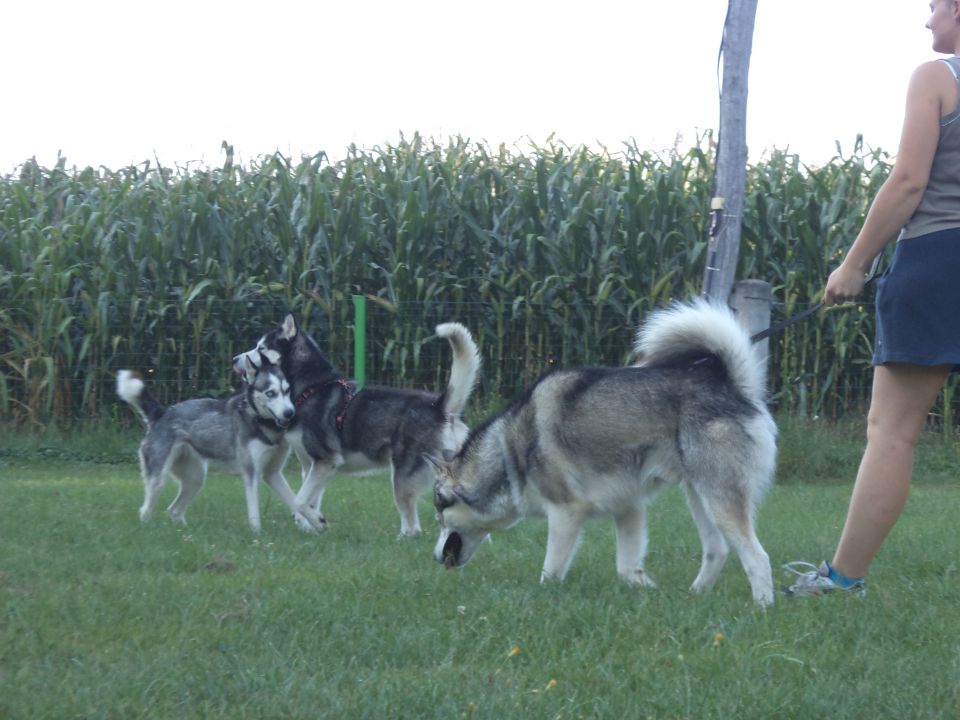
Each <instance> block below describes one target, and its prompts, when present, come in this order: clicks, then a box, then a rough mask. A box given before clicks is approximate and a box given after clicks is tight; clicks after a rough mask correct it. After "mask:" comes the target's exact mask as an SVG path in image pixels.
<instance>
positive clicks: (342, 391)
mask: <svg viewBox="0 0 960 720" xmlns="http://www.w3.org/2000/svg"><path fill="white" fill-rule="evenodd" d="M436 333H437V337H440V338H443V339H445V340H446V341H447V342H449V343H450V349H451V350H452V351H453V364H452V367H451V369H450V380H449V382H448V384H447V388H446V391H445V392H443V393H442V394H436V393H432V392H426V391H421V390H406V389H400V388H389V387H377V386H372V385H368V386H366V387H364V388H363V389H362V390H357V387H356V383H355V382H354V381H353V380H348V379H346V378H344V376H343V375H342V374H341V373H340V371H339V370H337V369H336V368H334V366H333V364H332V363H331V362H330V360H329V359H328V358H327V356H326V355H324V354H323V352H322V351H321V350H320V347H319V346H318V345H317V343H316V341H315V340H314V339H313V338H312V337H311V336H310V335H309V334H308V333H307V332H306V331H305V330H304V329H303V328H302V327H300V324H299V323H298V322H297V319H296V318H295V317H294V316H293V315H289V314H288V315H287V316H286V317H285V318H284V320H283V322H282V323H281V324H280V326H279V327H277V328H276V329H274V330H272V331H270V332H269V333H267V334H266V335H264V336H263V337H262V338H260V340H259V342H257V345H256V347H255V348H253V349H252V350H249V351H247V352H245V353H241V354H240V355H237V356H236V357H235V358H234V366H235V367H238V366H240V365H242V364H243V363H246V362H251V363H254V364H259V363H261V362H263V361H264V360H266V361H269V362H273V363H276V364H278V365H279V366H280V367H281V368H282V370H283V373H284V375H285V376H286V377H287V378H288V379H289V381H290V384H291V386H292V388H293V390H292V397H293V399H294V403H295V405H296V407H297V415H296V418H295V419H294V421H293V423H292V425H291V426H290V429H289V431H288V432H287V439H288V440H289V441H290V444H291V446H292V447H293V450H294V452H295V453H296V454H297V458H298V459H299V460H300V465H301V468H302V474H303V484H302V485H301V486H300V491H299V492H298V493H297V507H298V508H299V509H300V511H301V512H302V513H304V514H308V515H309V514H319V513H320V503H321V500H322V498H323V492H324V489H325V488H326V486H327V483H328V482H329V481H330V479H331V478H332V477H333V476H334V474H335V473H337V472H340V473H348V474H349V473H354V474H356V473H365V472H371V471H380V470H389V472H390V479H391V482H392V484H393V498H394V503H395V504H396V506H397V510H398V511H399V512H400V532H401V534H403V535H417V534H418V533H420V532H421V528H420V518H419V516H418V513H417V500H418V499H419V498H420V496H421V495H422V494H423V491H424V490H426V489H427V488H429V487H430V486H431V485H432V484H433V482H434V480H435V479H436V474H435V472H434V469H433V467H431V465H430V463H429V462H428V461H427V460H426V458H425V456H426V455H441V454H442V453H444V452H451V451H456V450H457V449H459V448H460V445H461V444H463V442H464V440H466V437H467V433H468V428H467V426H466V424H465V423H464V421H463V418H462V414H463V411H464V409H465V407H466V405H467V401H468V399H469V398H470V394H471V392H472V391H473V387H474V385H475V383H476V379H477V373H478V371H479V369H480V354H479V352H478V349H477V346H476V343H474V341H473V337H472V336H471V335H470V332H469V331H468V330H467V329H466V328H465V327H464V326H463V325H461V324H460V323H454V322H451V323H443V324H441V325H438V326H437V328H436ZM319 518H320V521H321V522H322V523H326V519H325V518H324V517H323V515H319Z"/></svg>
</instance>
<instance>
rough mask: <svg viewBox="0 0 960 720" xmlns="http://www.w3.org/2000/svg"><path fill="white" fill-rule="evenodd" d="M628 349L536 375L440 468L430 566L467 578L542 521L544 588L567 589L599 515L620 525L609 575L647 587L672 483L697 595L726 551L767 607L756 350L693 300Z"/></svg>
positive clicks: (767, 461)
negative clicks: (649, 557) (652, 508)
mask: <svg viewBox="0 0 960 720" xmlns="http://www.w3.org/2000/svg"><path fill="white" fill-rule="evenodd" d="M636 350H637V352H638V353H639V355H640V357H641V363H640V364H638V365H636V366H633V367H626V368H590V369H576V370H558V371H555V372H552V373H549V374H547V375H545V376H543V377H542V378H541V379H540V380H538V381H537V383H536V384H535V385H534V387H533V388H532V389H531V390H530V391H529V392H528V393H527V394H526V396H524V397H522V398H520V399H519V400H518V401H517V402H515V403H514V404H513V406H512V407H510V408H509V409H508V410H506V411H505V412H504V413H502V414H500V415H498V416H496V417H493V418H492V419H490V420H488V421H486V422H485V423H484V424H483V425H481V426H479V427H477V428H476V429H475V430H474V431H473V432H472V433H471V434H470V436H469V438H468V439H467V441H466V443H465V444H464V446H463V447H462V448H461V450H460V451H459V453H458V454H457V455H456V456H455V457H447V458H445V459H437V460H436V463H437V465H438V467H439V468H440V475H439V479H438V481H437V485H436V490H435V495H434V503H435V506H436V509H437V516H438V520H439V522H440V525H441V533H440V537H439V539H438V541H437V544H436V547H435V549H434V557H435V559H436V560H438V561H440V562H442V563H444V564H445V565H446V566H447V567H455V566H459V565H463V564H464V563H466V562H467V561H468V560H469V559H470V558H471V557H472V556H473V554H474V552H475V551H476V550H477V547H478V546H479V545H480V543H481V541H482V540H483V539H484V538H486V537H487V535H488V533H490V532H491V531H493V530H498V529H501V528H506V527H509V526H511V525H513V524H514V523H516V522H517V521H519V520H520V519H521V518H523V517H525V516H528V515H541V516H546V518H547V523H548V531H547V553H546V558H545V559H544V563H543V571H542V575H541V579H545V578H557V579H563V577H564V576H565V575H566V573H567V570H568V568H569V567H570V562H571V560H572V559H573V556H574V553H575V551H576V548H577V543H578V541H579V538H580V533H581V529H582V527H583V524H584V521H585V520H586V519H587V518H589V517H591V516H596V515H603V516H608V517H612V518H613V521H614V523H615V525H616V537H617V557H616V564H617V574H618V575H619V576H620V577H621V578H623V579H624V580H626V581H627V582H629V583H633V584H637V585H653V581H652V580H651V579H650V577H649V576H648V575H647V574H646V571H645V570H644V558H645V555H646V549H647V525H646V506H647V502H648V500H649V499H650V498H651V497H652V495H653V493H654V491H655V490H657V489H658V487H659V486H660V485H662V484H663V482H670V483H679V484H680V485H682V486H683V488H684V490H685V491H686V494H687V500H688V503H689V507H690V511H691V513H692V515H693V519H694V520H695V521H696V524H697V528H698V530H699V533H700V539H701V542H702V544H703V557H702V562H701V566H700V572H699V574H698V575H697V577H696V579H695V580H694V581H693V586H692V588H691V589H692V590H694V591H705V590H709V589H710V588H711V587H712V586H713V584H714V582H715V581H716V579H717V576H718V574H719V572H720V570H721V568H722V567H723V565H724V562H725V561H726V559H727V553H728V547H729V545H732V546H733V549H734V550H735V551H736V553H737V554H738V555H739V557H740V561H741V563H742V564H743V568H744V570H745V571H746V574H747V578H748V579H749V581H750V586H751V588H752V590H753V598H754V600H755V601H756V602H757V603H759V604H761V605H768V604H770V603H772V602H773V580H772V577H771V573H770V560H769V558H768V556H767V553H766V552H765V551H764V549H763V547H762V546H761V545H760V542H759V540H758V539H757V536H756V533H755V532H754V514H755V510H756V507H757V504H758V502H759V501H760V499H761V496H762V494H763V492H764V490H765V489H766V488H767V487H768V485H769V484H770V482H771V478H772V476H773V470H774V460H775V455H776V426H775V425H774V422H773V419H772V418H771V416H770V413H769V412H768V410H767V407H766V405H765V390H764V387H763V377H764V373H763V370H762V364H761V360H760V358H759V357H758V356H757V355H756V354H755V352H754V346H753V345H751V343H750V339H749V337H748V336H747V334H746V332H745V331H744V330H743V329H742V328H741V327H740V325H738V324H737V322H736V320H735V318H734V316H733V314H732V312H730V311H729V310H728V309H727V308H725V307H723V308H721V307H717V306H714V305H711V304H709V303H707V302H706V301H695V302H693V303H689V304H676V305H674V306H673V307H672V308H670V309H667V310H663V311H660V312H658V313H655V314H654V315H652V316H651V317H650V318H649V321H648V322H647V323H646V325H645V326H644V327H643V328H641V330H640V331H639V332H638V335H637V341H636ZM728 543H729V545H728Z"/></svg>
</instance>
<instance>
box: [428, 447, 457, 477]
mask: <svg viewBox="0 0 960 720" xmlns="http://www.w3.org/2000/svg"><path fill="white" fill-rule="evenodd" d="M444 455H446V451H444ZM423 459H424V460H426V461H427V464H429V465H432V466H433V469H434V470H436V471H437V472H438V473H443V472H445V471H446V470H448V469H449V468H450V460H448V459H447V458H446V457H444V458H443V459H440V458H438V457H434V456H433V455H430V454H429V453H424V454H423ZM451 460H452V458H451Z"/></svg>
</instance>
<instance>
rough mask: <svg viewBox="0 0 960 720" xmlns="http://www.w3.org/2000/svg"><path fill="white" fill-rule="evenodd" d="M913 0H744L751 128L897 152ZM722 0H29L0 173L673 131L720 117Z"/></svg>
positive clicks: (808, 152) (9, 13) (779, 136)
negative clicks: (421, 139)
mask: <svg viewBox="0 0 960 720" xmlns="http://www.w3.org/2000/svg"><path fill="white" fill-rule="evenodd" d="M927 5H928V0H872V1H871V2H864V0H800V1H799V2H790V1H788V0H759V4H758V10H757V18H756V25H755V30H754V38H753V53H752V58H751V64H750V82H749V105H748V114H747V142H748V145H749V147H750V155H751V159H752V160H756V159H758V158H759V157H760V156H762V154H763V153H764V152H767V151H769V149H770V148H772V147H778V148H789V149H790V150H792V151H795V152H797V153H798V154H799V155H800V157H801V159H802V160H804V161H805V162H808V163H814V164H816V163H822V162H826V161H828V160H829V159H830V158H831V157H832V156H833V155H834V152H835V147H836V143H837V142H839V143H840V145H841V147H842V149H843V150H844V152H846V153H848V152H849V151H850V150H851V149H852V147H853V142H854V139H855V138H856V135H857V134H858V133H861V134H862V135H863V136H864V139H865V142H866V143H867V145H869V146H872V147H882V148H884V149H886V150H889V151H890V152H891V153H894V152H895V151H896V147H897V142H898V139H899V131H900V123H901V121H902V117H903V103H904V98H905V91H906V84H907V81H908V79H909V77H910V73H911V72H912V70H913V69H914V67H915V66H916V65H918V64H919V63H921V62H923V61H924V60H928V59H932V58H934V57H937V56H936V55H935V54H934V53H933V51H932V50H931V49H930V43H931V38H930V33H929V31H928V30H926V29H925V28H924V23H925V21H926V19H927V17H928V14H929V10H928V7H927ZM726 9H727V2H726V0H589V1H587V2H583V1H581V2H567V1H566V0H550V1H549V2H548V1H545V0H544V1H541V0H511V1H506V0H483V2H480V1H479V0H394V1H392V2H387V1H384V0H339V1H337V2H326V1H317V2H299V1H298V2H294V1H291V0H267V1H264V0H260V1H259V2H246V1H245V0H233V1H230V2H226V1H223V0H192V1H191V2H187V1H185V0H164V1H163V2H155V1H153V0H125V1H122V2H120V1H115V0H87V1H83V0H73V1H71V2H65V1H63V0H56V1H54V0H29V1H23V2H9V3H6V4H5V6H4V11H3V16H2V22H0V47H2V48H3V54H4V56H5V58H6V65H7V70H6V72H5V73H4V86H5V88H4V89H5V92H4V97H5V102H4V107H3V111H2V113H0V124H2V133H0V172H2V173H8V172H11V171H12V170H13V169H14V168H15V167H16V166H17V165H19V164H20V163H22V162H23V161H24V160H26V159H28V158H30V157H33V156H35V157H36V158H37V160H38V161H39V162H40V163H41V164H44V165H52V164H53V163H54V162H55V161H56V158H57V155H58V153H62V154H63V155H64V156H65V157H66V158H67V160H68V164H69V165H71V166H72V165H79V166H84V165H94V166H98V165H106V166H107V167H110V168H116V167H119V166H123V165H127V164H130V163H139V162H142V161H144V160H147V159H150V160H153V159H154V157H156V158H159V160H160V162H161V163H162V164H163V165H166V166H172V165H183V164H185V163H190V162H205V163H208V164H217V163H219V162H220V161H221V160H222V157H223V156H222V152H221V150H220V146H221V142H222V141H224V140H226V141H228V142H230V143H232V144H233V145H234V147H235V148H236V151H237V155H238V157H239V159H240V160H241V161H242V162H247V161H249V160H250V159H251V158H255V157H257V156H259V155H263V154H268V153H271V152H274V151H277V150H279V151H280V152H282V153H283V154H285V155H287V156H293V157H299V155H300V154H309V155H312V154H314V153H317V152H319V151H321V150H322V151H325V152H327V154H328V155H329V156H330V157H332V158H334V159H337V158H339V157H342V156H343V154H344V151H345V149H346V148H347V146H348V145H349V144H350V143H356V144H357V145H358V146H360V147H362V148H370V147H373V146H375V145H383V144H385V143H390V144H393V143H396V142H397V140H398V139H399V138H400V135H401V133H403V134H405V135H406V136H408V137H409V136H410V135H412V133H413V132H414V131H419V132H420V133H421V134H423V135H426V136H428V137H430V136H432V137H437V138H443V137H446V136H449V135H457V134H459V135H462V136H465V137H468V138H470V139H472V140H475V141H485V142H487V143H490V144H492V145H497V144H499V143H501V142H506V143H507V144H509V145H515V146H516V147H517V149H518V150H521V151H522V150H523V149H524V148H525V147H529V143H530V141H533V142H536V143H543V142H544V141H545V140H546V138H547V137H548V136H549V135H550V134H551V133H554V134H555V137H556V138H557V139H559V140H561V141H563V142H565V143H567V144H571V145H573V144H580V143H583V144H589V145H592V146H596V145H597V144H602V145H605V146H606V147H607V148H609V149H610V150H611V151H617V150H619V149H620V148H621V147H622V143H623V141H624V140H626V139H628V138H631V137H632V138H635V140H636V142H637V145H638V146H639V147H640V148H641V149H649V150H662V149H665V148H669V147H671V146H673V145H674V144H675V142H676V141H677V139H678V136H679V146H680V148H681V149H686V148H688V147H690V146H691V145H692V144H693V143H694V142H695V139H696V136H697V133H698V131H703V130H705V129H708V128H716V127H717V126H718V123H719V101H718V96H717V53H718V50H719V46H720V39H721V32H722V28H723V20H724V15H725V13H726Z"/></svg>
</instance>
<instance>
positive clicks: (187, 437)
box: [117, 362, 319, 533]
mask: <svg viewBox="0 0 960 720" xmlns="http://www.w3.org/2000/svg"><path fill="white" fill-rule="evenodd" d="M243 375H244V384H245V387H244V389H243V391H242V392H240V393H238V394H236V395H234V396H232V397H230V398H228V399H226V400H213V399H194V400H186V401H184V402H181V403H178V404H176V405H171V406H170V407H165V406H164V405H161V404H160V403H159V402H157V400H156V399H155V398H154V397H153V395H152V394H151V393H150V391H149V390H148V389H147V387H146V384H145V383H144V381H143V378H142V377H141V376H140V374H139V373H136V372H133V371H131V370H121V371H120V372H119V373H117V394H118V395H119V396H120V398H121V399H122V400H124V401H125V402H127V403H129V404H130V405H131V406H132V407H133V409H134V410H136V411H137V413H138V414H139V415H140V416H141V417H142V418H143V420H144V422H145V423H146V425H147V434H146V436H145V437H144V438H143V442H141V443H140V469H141V472H142V475H143V485H144V499H143V505H142V506H141V508H140V519H141V520H144V521H145V520H147V519H148V518H149V517H150V515H151V513H152V512H153V508H154V506H155V505H156V501H157V496H158V495H159V493H160V490H161V488H162V487H163V486H164V484H165V483H166V480H167V476H168V475H173V477H174V478H175V479H176V480H177V482H178V483H179V485H180V492H179V493H178V494H177V497H176V499H175V500H174V501H173V503H171V505H170V507H169V508H167V512H168V513H169V514H170V517H171V518H172V519H173V521H174V522H175V523H177V524H181V525H182V524H185V523H186V518H185V513H186V510H187V506H188V505H189V504H190V502H191V501H192V500H193V498H194V497H195V496H196V494H197V493H198V492H199V491H200V488H201V487H203V481H204V479H205V478H206V475H207V463H208V461H211V460H212V461H214V462H216V463H217V464H219V465H221V466H222V467H223V469H224V470H225V471H227V472H230V473H235V474H238V475H242V476H243V480H244V485H245V487H246V495H247V518H248V519H249V521H250V527H251V528H252V529H253V531H254V532H255V533H259V532H260V503H259V498H258V496H257V493H258V484H259V482H260V480H261V479H262V480H264V481H265V482H266V483H267V484H268V485H269V486H270V487H272V488H273V489H274V490H275V491H276V493H277V495H279V496H280V498H281V499H282V500H283V502H284V503H286V505H287V507H289V508H290V511H291V512H292V513H293V515H294V518H295V519H296V521H297V524H298V525H300V527H301V528H303V529H304V530H315V529H319V521H318V519H317V518H316V517H315V516H314V517H312V518H311V516H310V515H309V514H307V513H302V512H300V511H299V510H298V509H297V507H296V504H295V503H294V495H293V491H292V490H291V489H290V486H289V485H288V484H287V481H286V480H285V479H284V477H283V474H282V471H283V466H284V464H285V463H286V460H287V457H288V456H289V454H290V446H289V444H288V443H287V441H286V439H285V438H284V433H285V430H286V428H287V427H288V426H289V425H290V422H291V420H292V419H293V417H294V407H293V402H292V401H291V400H290V386H289V384H288V383H287V381H286V379H285V378H284V376H283V373H282V372H281V370H280V368H279V367H277V366H276V365H272V364H270V363H267V362H261V363H260V366H259V367H256V366H254V365H252V364H249V363H247V364H246V366H245V368H244V373H243Z"/></svg>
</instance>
